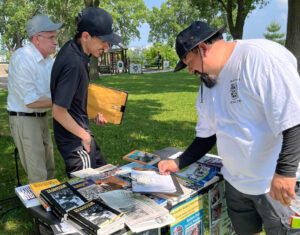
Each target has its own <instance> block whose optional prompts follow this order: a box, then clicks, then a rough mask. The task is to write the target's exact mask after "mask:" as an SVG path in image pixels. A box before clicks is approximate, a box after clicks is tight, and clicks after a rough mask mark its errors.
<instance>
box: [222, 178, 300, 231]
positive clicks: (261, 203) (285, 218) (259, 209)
mask: <svg viewBox="0 0 300 235" xmlns="http://www.w3.org/2000/svg"><path fill="white" fill-rule="evenodd" d="M296 194H297V195H298V196H300V191H299V182H297V185H296ZM225 195H226V202H227V211H228V215H229V217H230V219H231V221H232V224H233V227H234V229H235V232H236V233H237V234H238V235H248V234H249V235H253V234H255V233H259V232H261V231H262V225H263V226H264V229H265V232H266V234H267V235H285V234H300V229H293V228H291V227H290V226H289V224H290V216H291V215H294V214H295V213H294V212H293V211H292V210H291V209H290V208H289V207H288V206H283V205H282V204H281V203H280V202H279V201H276V200H273V199H272V198H271V197H270V194H269V193H266V194H261V195H248V194H244V193H241V192H239V191H238V190H236V189H235V188H234V187H233V186H231V185H230V184H229V183H228V182H227V181H226V184H225Z"/></svg>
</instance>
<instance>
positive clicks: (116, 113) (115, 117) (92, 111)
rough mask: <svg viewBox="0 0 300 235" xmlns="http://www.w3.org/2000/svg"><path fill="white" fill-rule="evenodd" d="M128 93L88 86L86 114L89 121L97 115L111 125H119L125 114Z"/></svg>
mask: <svg viewBox="0 0 300 235" xmlns="http://www.w3.org/2000/svg"><path fill="white" fill-rule="evenodd" d="M127 97H128V93H127V92H125V91H120V90H117V89H114V88H109V87H105V86H100V85H96V84H89V88H88V100H87V112H88V117H89V118H90V119H94V118H95V117H96V116H97V113H102V114H103V116H104V118H105V119H106V120H107V121H108V122H109V123H112V124H121V122H122V119H123V115H124V112H125V107H126V102H127Z"/></svg>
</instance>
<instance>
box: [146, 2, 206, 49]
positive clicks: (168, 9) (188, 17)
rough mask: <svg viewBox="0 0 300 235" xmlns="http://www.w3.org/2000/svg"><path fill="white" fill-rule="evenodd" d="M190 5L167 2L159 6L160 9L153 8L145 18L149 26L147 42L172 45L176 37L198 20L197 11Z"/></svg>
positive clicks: (187, 3) (188, 3)
mask: <svg viewBox="0 0 300 235" xmlns="http://www.w3.org/2000/svg"><path fill="white" fill-rule="evenodd" d="M190 3H191V2H190V0H168V1H166V2H163V3H162V4H161V7H160V9H159V8H157V7H153V8H152V11H151V13H150V14H149V16H148V17H147V23H148V24H149V25H150V33H149V37H148V41H149V42H154V43H155V42H167V43H168V44H169V45H174V42H175V37H176V35H177V34H178V33H179V32H180V31H181V30H183V29H184V28H186V27H187V26H189V25H190V24H191V23H192V22H194V21H195V20H199V19H200V15H199V11H198V10H197V9H195V8H194V7H191V4H190Z"/></svg>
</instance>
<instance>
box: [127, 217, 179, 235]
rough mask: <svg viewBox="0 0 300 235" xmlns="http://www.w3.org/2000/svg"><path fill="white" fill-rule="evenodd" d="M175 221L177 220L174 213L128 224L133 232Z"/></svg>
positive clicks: (159, 226)
mask: <svg viewBox="0 0 300 235" xmlns="http://www.w3.org/2000/svg"><path fill="white" fill-rule="evenodd" d="M175 221H176V219H175V218H174V217H173V216H172V215H170V214H166V215H163V216H160V217H157V218H155V219H152V220H148V221H145V222H141V223H138V224H135V225H128V227H129V228H130V230H131V231H132V232H134V233H139V232H142V231H146V230H150V229H154V228H162V227H164V226H167V225H169V224H172V223H175Z"/></svg>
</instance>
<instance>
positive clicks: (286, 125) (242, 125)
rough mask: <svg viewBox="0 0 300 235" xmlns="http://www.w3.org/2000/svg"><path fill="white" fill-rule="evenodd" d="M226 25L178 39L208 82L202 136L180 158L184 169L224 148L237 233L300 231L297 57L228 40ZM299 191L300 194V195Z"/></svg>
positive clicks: (200, 28) (172, 168) (164, 169)
mask: <svg viewBox="0 0 300 235" xmlns="http://www.w3.org/2000/svg"><path fill="white" fill-rule="evenodd" d="M224 29H225V26H223V27H222V28H220V29H219V30H216V31H212V30H211V29H210V28H209V27H208V26H207V24H206V23H204V22H200V21H196V22H194V23H193V24H192V25H191V26H189V27H188V28H186V29H185V30H183V31H182V32H180V33H179V34H178V36H177V38H176V51H177V54H178V56H179V58H180V61H179V63H178V64H177V66H176V68H175V72H176V71H179V70H181V69H183V68H185V67H186V66H187V67H188V70H189V72H190V73H194V74H196V75H198V76H199V77H200V78H201V80H202V82H203V83H204V86H203V85H202V86H201V88H200V90H199V94H198V98H197V103H196V106H197V111H198V123H197V126H196V132H197V134H196V138H195V140H194V142H193V143H192V144H191V145H190V146H189V147H188V148H187V150H186V151H185V152H184V153H183V154H182V155H181V156H180V157H179V159H178V160H177V161H176V160H168V161H166V162H160V163H159V170H160V172H161V173H163V174H168V173H170V172H176V171H178V170H179V169H181V168H183V167H185V166H186V165H189V164H191V163H192V162H194V161H196V160H198V159H199V158H201V157H202V156H203V155H205V154H206V153H207V152H208V151H209V150H210V149H211V148H212V147H213V146H214V144H215V143H216V144H217V148H218V154H219V155H220V156H221V157H222V158H223V168H222V174H223V176H224V178H225V182H226V200H227V204H228V205H227V206H228V214H229V216H230V218H231V220H232V223H233V226H234V228H235V231H236V232H237V234H259V233H260V232H261V231H262V225H263V226H264V228H265V231H266V233H267V234H299V233H300V230H291V229H290V227H289V220H290V216H291V215H293V214H294V213H293V211H292V210H291V209H290V208H289V207H288V205H290V203H291V199H295V198H296V193H299V196H300V192H298V188H299V187H298V183H296V180H297V179H298V180H297V181H299V178H300V177H299V176H300V175H299V172H300V171H299V169H298V166H299V160H300V144H299V141H298V140H299V138H300V125H299V124H300V115H299V114H300V92H299V91H300V78H299V74H298V72H297V61H296V59H295V57H294V56H293V55H292V54H291V53H290V52H289V51H288V50H287V49H286V48H284V47H283V46H281V45H279V44H277V43H275V42H272V41H268V40H264V39H255V40H236V41H233V42H225V41H224V40H223V37H222V33H223V31H224ZM295 192H296V193H295Z"/></svg>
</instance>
